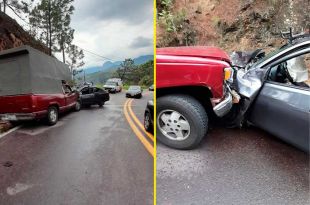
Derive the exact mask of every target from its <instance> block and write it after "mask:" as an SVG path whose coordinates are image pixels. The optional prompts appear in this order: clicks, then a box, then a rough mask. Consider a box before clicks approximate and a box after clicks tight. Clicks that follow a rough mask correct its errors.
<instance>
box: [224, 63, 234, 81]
mask: <svg viewBox="0 0 310 205" xmlns="http://www.w3.org/2000/svg"><path fill="white" fill-rule="evenodd" d="M233 76H234V70H233V69H232V68H231V67H228V68H224V80H225V81H228V82H231V83H232V82H233Z"/></svg>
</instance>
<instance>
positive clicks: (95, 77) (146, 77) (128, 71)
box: [75, 58, 154, 89]
mask: <svg viewBox="0 0 310 205" xmlns="http://www.w3.org/2000/svg"><path fill="white" fill-rule="evenodd" d="M153 68H154V61H153V60H150V61H148V62H146V63H143V64H140V65H135V64H134V61H133V60H132V59H130V58H129V59H125V60H124V61H123V62H122V63H121V65H120V66H119V67H118V68H117V69H113V70H110V71H107V72H96V73H91V74H88V75H86V76H85V81H86V82H92V83H94V84H95V85H96V86H98V87H102V86H103V85H104V83H105V82H106V81H107V80H108V79H109V78H120V79H122V81H123V85H124V89H126V88H127V87H129V86H130V85H140V86H142V87H143V88H147V87H149V86H151V85H152V84H153V79H154V69H153ZM75 81H76V83H77V84H80V83H82V82H84V77H83V76H82V75H79V76H78V77H76V80H75Z"/></svg>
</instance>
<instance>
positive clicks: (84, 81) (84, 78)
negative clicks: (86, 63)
mask: <svg viewBox="0 0 310 205" xmlns="http://www.w3.org/2000/svg"><path fill="white" fill-rule="evenodd" d="M83 71H84V83H85V82H86V80H85V69H84V70H83Z"/></svg>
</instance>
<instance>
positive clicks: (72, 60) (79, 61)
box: [66, 45, 85, 75]
mask: <svg viewBox="0 0 310 205" xmlns="http://www.w3.org/2000/svg"><path fill="white" fill-rule="evenodd" d="M66 52H67V53H68V59H67V61H66V63H67V64H68V65H69V67H70V71H71V73H72V74H73V75H75V73H77V72H76V71H77V68H79V67H82V66H83V65H84V64H85V63H84V61H83V58H84V52H83V50H82V49H79V48H78V47H77V46H76V45H70V46H68V47H67V48H66Z"/></svg>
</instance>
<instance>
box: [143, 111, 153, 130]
mask: <svg viewBox="0 0 310 205" xmlns="http://www.w3.org/2000/svg"><path fill="white" fill-rule="evenodd" d="M151 118H152V116H151V114H150V113H149V112H145V114H144V129H145V130H146V131H148V132H150V133H153V131H154V130H153V129H154V128H153V125H152V120H151Z"/></svg>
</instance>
